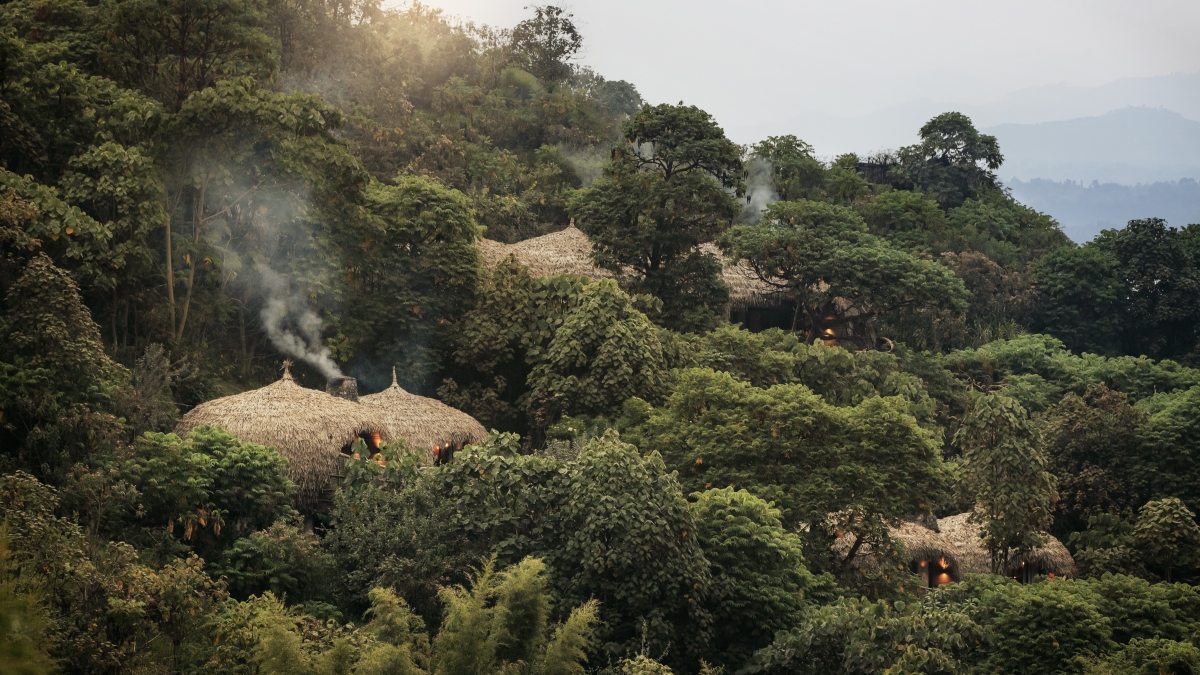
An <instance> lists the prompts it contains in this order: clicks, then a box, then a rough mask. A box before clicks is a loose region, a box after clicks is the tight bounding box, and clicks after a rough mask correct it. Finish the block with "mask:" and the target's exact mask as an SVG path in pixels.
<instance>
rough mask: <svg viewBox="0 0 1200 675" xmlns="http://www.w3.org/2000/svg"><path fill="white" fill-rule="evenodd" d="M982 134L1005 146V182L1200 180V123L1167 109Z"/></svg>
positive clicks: (1126, 111)
mask: <svg viewBox="0 0 1200 675" xmlns="http://www.w3.org/2000/svg"><path fill="white" fill-rule="evenodd" d="M983 131H986V132H987V133H989V134H994V135H995V136H996V137H997V138H998V139H999V141H1000V150H1001V152H1003V153H1004V165H1003V166H1002V167H1001V168H1000V173H1001V175H1002V176H1005V177H1011V178H1020V179H1022V180H1030V179H1033V178H1048V179H1052V180H1075V181H1082V182H1084V183H1090V182H1091V181H1093V180H1098V181H1100V182H1102V183H1110V182H1111V183H1122V184H1125V185H1132V184H1136V183H1149V182H1155V181H1164V180H1178V179H1180V178H1200V122H1196V121H1194V120H1190V119H1187V118H1185V117H1184V116H1183V115H1180V114H1179V113H1177V112H1172V111H1170V110H1166V109H1163V108H1122V109H1119V110H1113V111H1111V112H1108V113H1106V114H1104V115H1100V116H1098V117H1083V118H1079V119H1071V120H1064V121H1059V122H1042V123H1040V124H1001V125H999V126H995V127H990V128H985V129H983Z"/></svg>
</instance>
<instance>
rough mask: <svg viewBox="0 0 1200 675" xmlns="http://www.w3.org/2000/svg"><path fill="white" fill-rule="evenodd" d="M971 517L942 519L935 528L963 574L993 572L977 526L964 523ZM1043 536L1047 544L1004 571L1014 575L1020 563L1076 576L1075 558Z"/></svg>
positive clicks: (1049, 571) (1052, 539)
mask: <svg viewBox="0 0 1200 675" xmlns="http://www.w3.org/2000/svg"><path fill="white" fill-rule="evenodd" d="M970 515H971V514H970V513H960V514H958V515H957V516H950V517H948V518H941V519H939V520H938V529H939V530H941V535H942V537H943V538H944V539H945V540H946V542H947V543H948V544H949V545H950V546H951V547H952V548H951V551H950V553H951V555H953V556H954V559H955V560H956V561H957V563H958V567H959V569H960V570H961V571H962V573H963V574H986V573H988V572H991V571H992V559H991V556H990V555H988V552H987V549H986V548H984V547H983V543H982V541H981V540H980V538H979V525H978V524H976V523H971V522H968V521H967V519H968V518H969V517H970ZM1043 536H1044V537H1045V540H1046V543H1045V544H1044V545H1043V546H1041V547H1039V548H1036V549H1034V550H1033V551H1032V552H1031V553H1030V554H1029V555H1027V556H1025V558H1024V559H1023V560H1021V561H1018V562H1016V563H1014V564H1013V565H1012V566H1010V568H1009V569H1008V570H1007V571H1006V573H1007V574H1008V575H1009V576H1013V575H1015V574H1017V572H1018V571H1019V568H1020V567H1021V563H1022V562H1023V563H1025V564H1026V565H1033V566H1034V567H1036V568H1037V569H1039V570H1040V572H1041V573H1042V574H1053V575H1055V576H1058V577H1073V576H1075V559H1074V558H1073V557H1071V552H1070V551H1068V550H1067V547H1066V546H1063V544H1062V542H1061V541H1059V540H1058V539H1056V538H1054V537H1052V536H1050V535H1048V534H1043Z"/></svg>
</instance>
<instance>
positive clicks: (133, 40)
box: [100, 0, 276, 111]
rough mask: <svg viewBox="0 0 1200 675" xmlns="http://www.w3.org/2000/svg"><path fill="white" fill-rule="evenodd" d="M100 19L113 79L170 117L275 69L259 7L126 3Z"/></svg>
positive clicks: (148, 0) (221, 2)
mask: <svg viewBox="0 0 1200 675" xmlns="http://www.w3.org/2000/svg"><path fill="white" fill-rule="evenodd" d="M100 17H101V18H102V20H103V21H104V22H105V23H104V24H103V25H102V26H100V29H101V31H102V32H103V33H104V34H106V35H108V36H110V37H109V38H107V39H106V40H104V42H106V43H109V44H108V45H106V50H105V53H104V56H103V57H102V61H101V62H102V64H103V68H104V69H105V71H106V72H107V74H110V75H111V76H112V77H113V79H115V80H117V81H119V82H121V83H122V84H125V85H126V86H128V87H132V88H135V89H140V90H141V91H142V92H144V93H146V94H147V95H149V96H152V97H154V98H156V99H158V100H159V101H161V102H162V103H163V105H165V106H166V107H167V109H168V110H172V111H178V110H180V109H181V108H182V107H183V102H184V101H186V100H187V98H188V96H190V95H191V94H192V93H194V92H197V91H200V90H202V89H206V88H208V87H212V86H213V85H215V84H216V83H217V82H218V81H220V80H222V79H227V78H231V77H238V76H245V75H249V76H253V77H255V78H261V80H262V81H264V82H265V81H266V80H267V79H268V78H269V77H270V76H271V75H272V74H273V73H274V72H275V69H276V63H275V60H274V57H275V54H274V52H273V50H272V47H273V45H272V44H271V40H270V38H268V37H267V34H266V32H264V31H263V29H262V27H263V23H264V20H265V18H266V17H265V16H264V15H263V13H262V3H261V2H259V1H257V0H168V1H165V2H164V1H161V0H125V1H123V2H119V3H115V4H114V5H111V9H110V10H109V11H106V12H102V13H101V14H100Z"/></svg>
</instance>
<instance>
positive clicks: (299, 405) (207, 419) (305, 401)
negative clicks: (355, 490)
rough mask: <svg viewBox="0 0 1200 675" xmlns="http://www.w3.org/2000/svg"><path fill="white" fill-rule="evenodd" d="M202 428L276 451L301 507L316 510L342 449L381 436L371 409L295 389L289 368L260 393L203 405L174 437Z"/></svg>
mask: <svg viewBox="0 0 1200 675" xmlns="http://www.w3.org/2000/svg"><path fill="white" fill-rule="evenodd" d="M200 426H210V427H221V428H222V429H224V430H226V431H228V432H229V433H231V434H233V435H235V436H237V437H238V438H240V439H241V440H242V441H244V442H248V443H258V444H259V445H266V446H274V447H275V449H276V450H278V451H279V453H280V454H282V455H283V456H284V457H287V459H288V468H287V475H288V478H289V479H290V480H291V481H292V482H293V483H295V484H296V506H297V507H298V508H300V509H301V510H307V509H311V508H313V507H314V506H316V504H317V501H318V499H319V498H320V496H321V493H322V491H324V490H325V488H326V487H327V486H328V484H329V481H330V477H331V476H334V475H336V474H338V473H340V471H341V461H342V449H343V448H345V447H346V446H348V445H349V444H351V443H353V442H354V441H356V440H358V439H359V438H370V437H371V436H372V434H373V433H374V432H379V433H380V437H381V438H382V440H391V438H392V436H391V435H390V434H388V433H387V430H386V429H385V428H384V426H383V425H382V424H380V423H379V422H377V421H376V419H375V411H374V410H373V409H372V408H368V407H366V406H362V405H359V404H357V403H354V402H352V401H348V400H346V399H344V398H338V397H336V396H331V395H330V394H328V393H326V392H323V391H317V390H316V389H308V388H305V387H301V386H300V385H299V384H296V382H295V380H293V379H292V375H291V373H290V372H288V371H287V369H286V368H285V370H284V373H283V377H281V378H280V379H279V381H278V382H275V383H273V384H269V385H267V386H265V387H263V388H261V389H254V390H252V391H247V392H242V393H240V394H234V395H233V396H226V397H224V398H218V399H213V400H211V401H207V402H205V403H201V404H200V405H198V406H196V407H195V408H193V409H192V410H190V411H189V412H188V413H187V414H186V415H184V416H183V419H181V420H179V424H178V425H176V427H175V432H176V433H177V434H179V435H180V436H181V437H186V436H187V433H188V432H189V431H191V430H192V429H194V428H196V427H200Z"/></svg>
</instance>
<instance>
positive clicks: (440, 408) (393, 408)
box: [358, 368, 487, 461]
mask: <svg viewBox="0 0 1200 675" xmlns="http://www.w3.org/2000/svg"><path fill="white" fill-rule="evenodd" d="M358 401H359V403H361V404H362V405H363V407H365V408H368V409H369V410H370V411H371V415H372V418H373V419H375V420H378V421H379V423H380V424H381V425H382V428H383V429H384V430H385V431H386V432H387V435H388V436H389V437H390V438H392V439H400V438H403V439H404V440H405V441H407V442H408V446H409V448H410V449H413V450H417V449H424V450H425V451H426V452H427V453H430V455H429V456H431V457H432V458H433V459H434V460H442V461H444V460H445V459H448V458H449V457H450V456H451V455H452V454H453V452H454V451H455V450H458V449H461V448H462V446H464V445H466V444H468V443H478V442H480V441H483V440H484V439H485V438H487V429H485V428H484V427H483V425H482V424H480V423H479V422H478V421H476V419H475V418H474V417H471V416H470V415H468V414H467V413H465V412H462V411H461V410H458V409H455V408H451V407H450V406H448V405H446V404H445V403H442V402H441V401H439V400H437V399H432V398H426V397H424V396H417V395H416V394H410V393H408V392H407V391H405V390H404V389H402V388H401V387H400V385H399V384H397V383H396V369H395V368H393V369H392V386H390V387H388V388H387V389H384V390H383V391H381V392H379V393H378V394H370V395H368V396H363V397H362V398H360V399H358Z"/></svg>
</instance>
